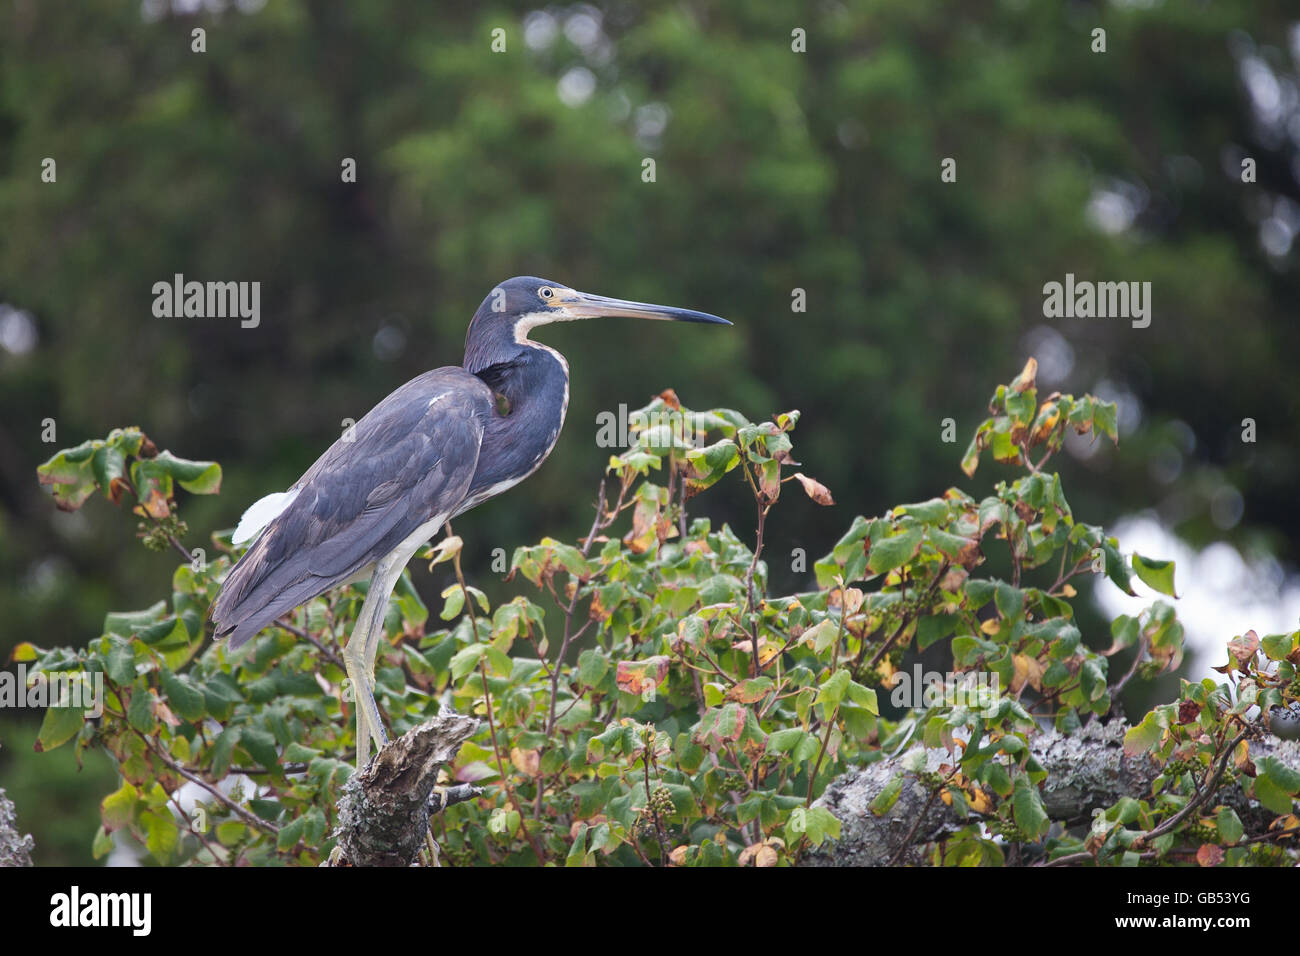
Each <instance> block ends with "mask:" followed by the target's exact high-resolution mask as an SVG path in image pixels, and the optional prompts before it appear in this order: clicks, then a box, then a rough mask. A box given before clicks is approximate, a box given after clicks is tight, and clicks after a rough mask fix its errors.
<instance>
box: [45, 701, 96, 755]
mask: <svg viewBox="0 0 1300 956" xmlns="http://www.w3.org/2000/svg"><path fill="white" fill-rule="evenodd" d="M85 722H86V717H85V712H84V711H83V710H82V709H81V708H80V707H47V708H46V709H45V717H44V718H43V719H42V720H41V729H40V730H39V731H37V733H36V749H37V750H39V751H41V752H44V751H47V750H53V749H54V748H55V747H61V746H63V745H64V744H66V743H67V742H68V741H69V740H71V739H72V738H73V737H75V736H76V734H77V731H79V730H81V727H82V725H83V724H84V723H85Z"/></svg>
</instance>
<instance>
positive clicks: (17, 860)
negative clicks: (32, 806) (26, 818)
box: [0, 789, 34, 866]
mask: <svg viewBox="0 0 1300 956" xmlns="http://www.w3.org/2000/svg"><path fill="white" fill-rule="evenodd" d="M33 846H34V845H33V842H32V838H31V836H30V835H27V836H24V835H23V834H22V833H21V832H20V831H19V829H18V817H17V814H15V813H14V805H13V803H12V802H10V800H9V798H8V797H6V796H5V792H4V790H3V789H0V866H31V865H32V849H33Z"/></svg>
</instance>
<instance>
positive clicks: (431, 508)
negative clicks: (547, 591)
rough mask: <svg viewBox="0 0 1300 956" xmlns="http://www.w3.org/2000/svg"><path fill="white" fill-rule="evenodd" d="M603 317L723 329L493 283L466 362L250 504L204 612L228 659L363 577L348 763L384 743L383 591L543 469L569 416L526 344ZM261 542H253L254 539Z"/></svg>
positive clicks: (559, 391) (349, 659)
mask: <svg viewBox="0 0 1300 956" xmlns="http://www.w3.org/2000/svg"><path fill="white" fill-rule="evenodd" d="M600 316H631V317H635V318H642V319H659V320H666V321H679V322H681V321H684V322H711V323H719V324H722V325H730V324H731V323H729V322H728V321H727V320H726V319H720V318H718V317H717V316H716V315H708V314H706V313H704V312H694V311H692V310H690V309H673V308H668V307H666V306H662V305H650V304H648V303H644V302H628V301H624V300H622V299H607V298H605V297H604V296H598V295H588V294H586V293H583V292H577V291H575V290H573V289H570V288H568V287H567V286H563V285H560V284H559V283H558V282H552V281H550V280H548V279H537V278H534V277H531V276H523V277H517V278H514V279H510V280H509V281H507V282H503V283H502V284H501V285H500V286H498V287H497V288H496V289H494V290H493V291H492V293H491V294H489V295H488V297H487V298H485V299H484V300H483V304H482V305H480V306H479V307H478V311H477V312H475V313H474V318H473V319H472V320H471V321H470V325H469V332H468V334H467V335H466V336H465V362H464V364H463V365H462V366H446V367H444V368H438V369H434V370H433V371H431V372H425V373H424V374H423V375H419V376H417V377H416V378H413V379H411V381H409V382H407V383H406V384H405V385H403V386H402V387H401V388H399V389H397V391H395V392H393V393H392V394H391V395H389V396H388V397H387V398H385V399H384V400H383V401H381V402H380V403H379V404H378V405H376V406H375V407H374V408H372V409H371V410H370V411H369V412H368V413H367V414H366V416H365V417H364V418H362V419H361V420H360V421H358V422H357V423H356V425H355V426H353V428H352V429H350V430H349V432H348V433H345V434H344V435H343V436H342V437H340V438H339V440H338V441H336V442H335V443H334V444H333V445H331V446H330V448H329V450H328V451H326V452H325V454H323V455H321V457H320V458H319V459H317V461H316V463H315V464H314V465H312V466H311V467H310V468H308V469H307V471H306V473H305V474H304V475H303V476H302V477H301V478H299V479H298V481H297V482H296V483H295V484H294V485H293V486H292V487H291V488H290V489H289V490H288V491H285V492H279V493H276V494H271V495H267V496H266V497H265V498H262V499H261V500H260V501H257V502H256V503H254V504H253V505H252V506H251V507H250V508H249V509H248V510H247V511H246V512H245V513H244V516H243V518H242V519H241V520H240V522H239V527H237V528H236V529H235V534H234V537H233V539H232V540H233V542H234V543H235V544H241V543H243V542H244V541H248V540H250V539H252V538H253V537H254V536H257V540H256V541H254V542H253V544H252V546H251V547H249V549H248V550H247V551H246V552H245V553H244V555H243V557H241V558H240V559H239V561H238V562H237V563H236V564H235V566H234V567H233V568H232V569H231V571H230V573H229V574H228V575H227V576H226V579H225V581H224V582H223V583H222V586H221V593H220V594H219V595H218V596H217V599H216V601H215V602H214V603H213V606H212V619H213V621H214V623H215V625H216V636H217V637H218V638H221V637H223V636H226V635H229V637H230V647H231V648H237V647H239V646H240V645H241V644H243V643H245V642H246V641H247V640H248V639H249V638H251V637H253V635H255V634H256V633H257V632H258V631H260V630H261V629H262V628H264V627H266V626H267V625H269V624H271V623H272V622H273V621H275V620H276V619H277V618H279V617H280V616H281V615H283V614H286V613H288V612H289V611H292V610H293V609H294V608H296V607H298V606H299V605H301V604H304V603H306V602H307V601H310V600H311V599H312V598H314V597H317V596H318V595H321V594H324V593H325V592H326V591H329V590H330V589H332V588H335V587H338V586H339V585H341V584H345V583H348V582H351V581H354V580H364V578H365V577H366V576H367V575H369V577H370V589H369V591H367V593H366V598H365V601H364V602H362V605H361V611H360V613H359V614H358V616H357V620H356V624H355V625H354V627H353V630H352V634H351V636H350V637H349V638H348V643H347V647H346V649H345V651H344V654H343V659H344V664H345V665H346V667H347V672H348V678H349V679H350V680H351V682H352V686H353V687H354V688H355V697H356V705H357V765H358V767H360V766H363V765H364V764H365V763H366V761H367V760H368V759H369V755H370V742H371V741H372V740H373V741H374V742H375V745H376V747H380V746H382V745H383V744H385V743H387V742H388V737H387V735H386V734H385V733H384V729H383V726H382V724H381V721H380V717H379V707H378V705H377V704H376V703H375V697H374V690H373V688H372V686H371V679H372V678H371V672H372V670H373V667H374V661H375V655H376V653H377V651H378V649H379V638H380V636H381V635H382V634H383V630H384V618H385V616H386V615H387V611H388V601H389V598H390V597H391V596H392V593H393V588H394V586H395V585H396V584H397V580H398V578H399V577H400V576H401V574H402V569H403V568H404V567H406V563H407V562H408V561H409V560H410V559H411V557H412V556H413V555H414V554H415V552H416V551H417V550H418V549H419V548H420V547H421V546H422V545H423V544H424V543H425V542H426V541H428V540H429V539H430V538H432V537H433V536H434V535H435V534H437V533H438V530H439V529H440V528H441V527H442V526H443V524H444V523H445V522H447V521H449V520H450V519H452V518H454V517H456V516H457V515H459V514H462V513H464V512H466V511H468V510H469V509H470V508H473V507H474V506H475V505H478V504H482V503H483V502H484V501H486V500H487V499H489V498H492V497H494V496H496V495H499V494H501V493H502V492H503V491H505V490H506V489H507V488H510V487H511V486H512V485H515V484H518V483H519V482H521V481H523V480H524V479H525V478H527V477H528V476H529V475H531V474H532V473H533V472H534V471H536V470H537V468H538V466H539V465H541V463H542V462H543V461H544V460H545V459H546V456H547V455H549V454H550V453H551V449H553V448H554V447H555V441H556V439H557V438H558V436H559V434H560V427H561V426H562V425H563V424H564V413H565V412H566V411H567V409H568V406H569V365H568V363H567V362H566V361H565V360H564V356H562V355H560V353H559V352H557V351H555V349H553V348H549V347H548V346H545V345H542V344H540V343H538V342H534V341H532V340H531V339H529V337H528V333H529V332H530V331H532V330H533V329H534V328H536V327H537V326H539V325H547V324H549V323H551V322H572V321H574V320H577V319H592V318H597V317H600ZM259 532H260V533H259Z"/></svg>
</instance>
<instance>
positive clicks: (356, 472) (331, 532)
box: [212, 367, 493, 648]
mask: <svg viewBox="0 0 1300 956" xmlns="http://www.w3.org/2000/svg"><path fill="white" fill-rule="evenodd" d="M492 410H493V399H492V392H491V390H490V389H489V388H488V387H487V386H486V385H485V384H484V383H483V382H482V380H480V379H478V378H476V377H475V376H473V375H471V374H469V373H468V372H466V371H465V370H464V369H461V368H451V367H448V368H440V369H435V370H434V371H432V372H426V373H424V374H423V375H421V376H419V377H417V378H414V379H412V380H411V381H409V382H407V383H406V384H405V385H403V386H402V387H401V388H399V389H397V391H395V392H393V393H392V394H391V395H389V396H388V397H387V398H385V399H384V400H383V401H382V402H380V403H379V404H378V405H376V406H375V407H374V408H373V409H371V410H370V412H369V413H368V414H367V415H366V416H365V417H364V418H362V419H361V420H360V421H359V422H357V423H356V425H355V426H354V428H353V430H352V433H351V434H344V435H343V436H342V437H341V438H340V439H339V440H338V441H336V442H335V443H334V444H333V445H332V446H331V447H330V448H329V450H328V451H326V452H325V454H323V455H322V456H321V457H320V459H319V460H317V462H316V463H315V464H314V465H312V466H311V468H309V469H308V470H307V472H306V473H305V474H304V475H303V476H302V478H301V479H299V481H298V482H297V483H296V484H295V485H294V486H293V487H292V488H291V489H290V490H289V493H290V494H291V495H292V496H293V497H292V500H290V501H289V504H288V506H287V507H285V508H284V510H283V511H281V512H280V513H279V514H278V515H277V516H276V517H275V518H274V519H273V520H272V521H271V522H270V523H269V524H268V525H267V526H266V528H265V530H264V531H263V532H262V534H261V536H260V537H258V539H257V540H256V542H254V544H253V546H252V547H250V548H249V549H248V551H246V552H245V553H244V556H243V557H242V558H240V559H239V561H238V563H236V565H235V566H234V568H232V569H231V571H230V573H229V574H228V575H227V576H226V579H225V581H224V582H223V583H222V587H221V593H220V594H219V595H218V596H217V600H216V601H215V602H214V604H213V606H212V619H213V621H214V622H215V624H216V635H217V637H222V636H224V635H227V634H229V635H230V646H231V647H232V648H233V647H238V646H239V645H241V644H243V643H244V642H245V641H247V640H248V639H249V638H250V637H252V636H253V635H254V634H256V633H257V632H258V631H260V630H261V629H262V628H263V627H266V626H267V625H268V624H270V623H271V622H272V621H274V620H275V619H276V618H278V617H280V615H282V614H285V613H287V612H289V611H291V610H293V609H294V608H296V607H298V606H299V605H300V604H303V603H305V602H307V601H310V600H311V599H312V598H314V597H316V596H317V595H320V594H323V593H325V592H326V591H328V590H330V589H331V588H334V587H337V586H338V585H339V584H342V583H344V582H346V581H349V580H351V579H352V578H354V577H356V575H357V574H358V572H361V571H364V570H365V569H366V568H367V567H368V566H369V565H372V564H374V562H375V561H377V560H378V559H379V558H382V557H384V556H385V555H387V554H389V553H390V552H392V551H393V550H394V549H395V548H397V546H398V545H400V544H402V543H403V542H406V541H407V540H408V539H409V538H410V537H411V536H412V535H414V534H415V533H416V532H417V531H419V530H420V529H421V528H422V527H423V526H424V525H426V524H429V523H430V522H431V521H432V520H434V519H435V518H438V517H441V518H442V520H444V521H445V520H446V518H447V517H449V516H451V515H452V514H454V513H455V512H456V506H457V505H459V504H460V503H461V502H462V501H463V500H464V498H465V494H466V492H467V490H468V488H469V485H470V481H471V479H472V478H473V477H474V471H475V468H476V467H477V465H478V455H479V446H480V443H481V442H482V439H483V428H484V424H485V422H486V421H487V420H488V417H489V416H490V415H491V414H492ZM439 524H441V522H439ZM436 532H437V527H431V528H430V529H429V531H428V534H427V535H426V536H425V540H427V538H428V537H431V536H432V535H433V534H435V533H436ZM418 543H419V542H417V544H418Z"/></svg>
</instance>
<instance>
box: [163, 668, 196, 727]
mask: <svg viewBox="0 0 1300 956" xmlns="http://www.w3.org/2000/svg"><path fill="white" fill-rule="evenodd" d="M158 680H159V683H161V684H162V688H163V692H164V693H166V695H167V700H168V701H169V702H170V704H171V707H172V710H174V711H175V712H176V713H178V714H180V716H182V717H184V718H185V719H186V720H188V721H190V722H193V721H196V720H201V719H202V717H203V715H204V714H205V713H206V710H205V708H204V706H203V692H202V691H201V690H199V689H198V688H197V687H195V686H194V684H193V682H192V681H191V680H190V679H189V678H188V677H181V676H177V675H176V674H173V673H172V672H171V671H170V670H167V669H166V668H163V669H162V671H161V673H160V674H159V675H158Z"/></svg>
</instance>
